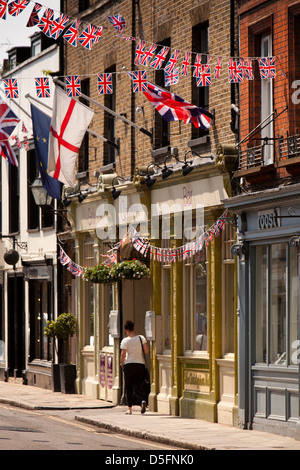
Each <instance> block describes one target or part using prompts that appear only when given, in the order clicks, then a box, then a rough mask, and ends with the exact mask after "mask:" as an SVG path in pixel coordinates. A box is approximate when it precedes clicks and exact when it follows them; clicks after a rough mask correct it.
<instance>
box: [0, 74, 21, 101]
mask: <svg viewBox="0 0 300 470" xmlns="http://www.w3.org/2000/svg"><path fill="white" fill-rule="evenodd" d="M3 85H4V91H5V96H6V98H19V89H18V80H17V79H16V78H7V79H3Z"/></svg>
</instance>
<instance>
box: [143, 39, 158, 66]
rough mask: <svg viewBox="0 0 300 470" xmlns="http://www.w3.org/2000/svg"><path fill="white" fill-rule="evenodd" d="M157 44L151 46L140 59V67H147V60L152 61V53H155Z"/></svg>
mask: <svg viewBox="0 0 300 470" xmlns="http://www.w3.org/2000/svg"><path fill="white" fill-rule="evenodd" d="M156 48H157V44H152V46H151V47H150V48H149V49H148V50H147V51H145V52H144V54H143V55H142V58H141V65H148V63H149V60H150V59H152V57H153V56H154V52H155V51H156Z"/></svg>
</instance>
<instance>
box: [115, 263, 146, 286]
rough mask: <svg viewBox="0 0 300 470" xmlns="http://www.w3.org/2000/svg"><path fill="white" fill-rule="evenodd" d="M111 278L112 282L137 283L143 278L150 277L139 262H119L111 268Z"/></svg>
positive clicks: (143, 264)
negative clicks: (125, 280) (128, 281)
mask: <svg viewBox="0 0 300 470" xmlns="http://www.w3.org/2000/svg"><path fill="white" fill-rule="evenodd" d="M110 274H111V278H112V280H113V281H114V282H116V281H120V280H122V279H131V280H133V281H137V280H139V279H142V278H144V277H150V269H149V268H148V267H147V266H146V265H145V263H142V262H141V261H139V260H136V259H133V260H130V261H121V263H117V264H115V265H114V266H113V267H112V268H111V273H110Z"/></svg>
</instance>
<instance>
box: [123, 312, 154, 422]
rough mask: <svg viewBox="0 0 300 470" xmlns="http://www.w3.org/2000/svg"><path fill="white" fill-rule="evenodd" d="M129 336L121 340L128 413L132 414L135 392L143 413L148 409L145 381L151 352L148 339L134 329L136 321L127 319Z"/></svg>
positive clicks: (126, 329)
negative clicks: (147, 358) (145, 358)
mask: <svg viewBox="0 0 300 470" xmlns="http://www.w3.org/2000/svg"><path fill="white" fill-rule="evenodd" d="M124 328H125V332H126V334H127V338H124V339H123V340H122V341H121V366H122V367H123V370H124V376H125V392H126V398H127V406H128V410H127V411H126V413H127V414H130V415H131V414H132V405H133V394H135V396H136V397H137V401H138V404H140V405H141V413H145V411H146V406H147V404H146V397H145V391H144V381H145V365H146V364H145V360H144V353H143V349H142V347H143V348H144V352H145V354H148V353H149V348H148V344H147V340H146V339H145V337H144V336H142V335H138V334H136V332H135V329H134V323H133V322H132V321H130V320H127V322H126V323H125V326H124Z"/></svg>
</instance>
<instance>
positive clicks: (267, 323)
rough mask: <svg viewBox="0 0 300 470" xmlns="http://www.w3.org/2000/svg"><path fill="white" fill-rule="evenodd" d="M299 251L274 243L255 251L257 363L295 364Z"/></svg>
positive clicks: (283, 244) (254, 285)
mask: <svg viewBox="0 0 300 470" xmlns="http://www.w3.org/2000/svg"><path fill="white" fill-rule="evenodd" d="M297 259H298V257H297V250H296V248H292V247H289V246H288V244H287V243H274V244H272V245H262V246H257V247H255V248H254V255H253V258H252V263H253V265H252V269H253V272H254V273H255V276H254V281H253V284H252V286H253V292H254V297H255V302H254V305H253V309H255V310H254V312H255V340H256V345H255V362H256V363H263V364H268V365H270V364H272V365H289V364H293V347H294V345H293V343H294V340H296V339H297V331H298V320H297V312H298V288H297V286H298V264H297V263H298V261H297Z"/></svg>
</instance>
